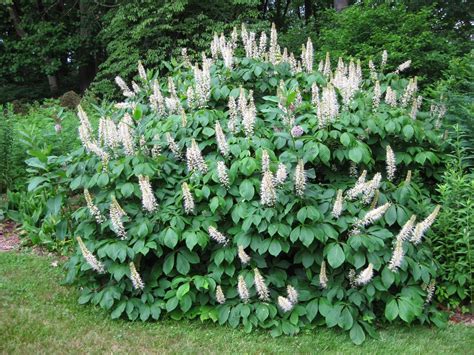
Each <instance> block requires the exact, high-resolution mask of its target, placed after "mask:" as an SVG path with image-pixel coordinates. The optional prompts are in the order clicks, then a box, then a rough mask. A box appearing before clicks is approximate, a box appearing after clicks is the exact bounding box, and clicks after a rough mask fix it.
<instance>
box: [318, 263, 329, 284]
mask: <svg viewBox="0 0 474 355" xmlns="http://www.w3.org/2000/svg"><path fill="white" fill-rule="evenodd" d="M319 285H320V286H321V288H326V287H327V286H328V277H327V274H326V261H324V260H323V262H322V264H321V271H320V272H319Z"/></svg>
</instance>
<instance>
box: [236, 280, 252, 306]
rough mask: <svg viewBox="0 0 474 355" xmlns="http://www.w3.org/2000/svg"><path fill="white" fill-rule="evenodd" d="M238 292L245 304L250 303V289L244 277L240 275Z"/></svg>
mask: <svg viewBox="0 0 474 355" xmlns="http://www.w3.org/2000/svg"><path fill="white" fill-rule="evenodd" d="M237 292H238V293H239V297H240V299H241V300H242V301H244V302H245V303H247V302H248V301H249V298H250V294H249V289H248V287H247V283H246V282H245V279H244V277H243V276H242V275H239V277H238V281H237Z"/></svg>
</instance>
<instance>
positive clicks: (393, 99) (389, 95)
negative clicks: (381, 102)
mask: <svg viewBox="0 0 474 355" xmlns="http://www.w3.org/2000/svg"><path fill="white" fill-rule="evenodd" d="M385 103H386V104H387V105H390V106H392V107H396V106H397V92H396V91H395V90H393V89H392V88H391V87H390V86H388V87H387V91H386V92H385Z"/></svg>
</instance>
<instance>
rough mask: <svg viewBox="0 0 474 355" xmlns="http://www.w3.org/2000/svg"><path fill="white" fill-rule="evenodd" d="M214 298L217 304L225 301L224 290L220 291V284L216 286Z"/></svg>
mask: <svg viewBox="0 0 474 355" xmlns="http://www.w3.org/2000/svg"><path fill="white" fill-rule="evenodd" d="M216 300H217V302H218V303H219V304H224V303H225V296H224V291H222V287H221V286H220V285H218V286H217V287H216Z"/></svg>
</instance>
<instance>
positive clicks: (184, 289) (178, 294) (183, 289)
mask: <svg viewBox="0 0 474 355" xmlns="http://www.w3.org/2000/svg"><path fill="white" fill-rule="evenodd" d="M188 292H189V283H185V284H182V285H181V286H179V288H178V291H176V297H177V298H178V300H181V299H182V298H183V296H184V295H185V294H187V293H188Z"/></svg>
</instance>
